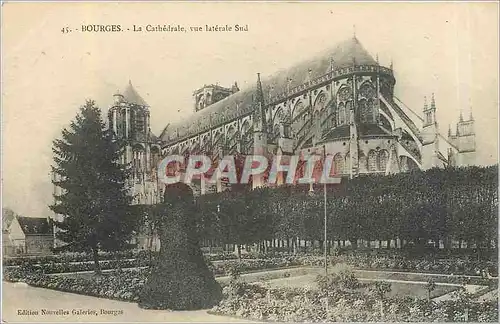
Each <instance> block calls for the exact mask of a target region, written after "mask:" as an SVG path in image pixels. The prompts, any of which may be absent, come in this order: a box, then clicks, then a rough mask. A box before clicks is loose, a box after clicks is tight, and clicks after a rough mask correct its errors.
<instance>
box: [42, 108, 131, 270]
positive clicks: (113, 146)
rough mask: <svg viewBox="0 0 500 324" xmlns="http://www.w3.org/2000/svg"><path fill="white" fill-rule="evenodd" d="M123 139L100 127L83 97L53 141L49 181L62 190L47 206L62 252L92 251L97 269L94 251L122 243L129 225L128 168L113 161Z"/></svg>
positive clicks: (95, 111)
mask: <svg viewBox="0 0 500 324" xmlns="http://www.w3.org/2000/svg"><path fill="white" fill-rule="evenodd" d="M123 147H124V146H123V143H122V142H120V141H119V140H118V139H116V138H115V137H114V135H113V133H112V132H111V131H110V130H108V129H106V128H105V125H104V123H103V120H102V118H101V110H100V109H99V108H98V107H97V106H96V104H95V102H94V101H92V100H88V101H87V102H86V103H85V105H84V106H83V107H81V108H80V112H79V114H78V115H77V116H76V118H75V120H74V121H72V122H71V124H70V127H69V129H63V131H62V139H57V140H55V141H54V142H53V152H54V162H55V166H53V167H52V170H53V172H54V173H55V174H56V175H57V176H58V177H56V180H54V181H53V184H54V185H56V186H58V187H60V188H62V194H60V195H56V196H55V199H56V202H55V204H54V205H51V206H50V208H51V209H52V210H53V211H54V212H55V213H57V214H60V215H62V216H63V220H62V221H60V222H59V221H56V222H55V225H56V226H57V227H58V228H59V229H60V231H58V232H57V234H56V235H57V237H58V238H59V239H60V240H62V241H63V242H66V243H68V244H67V245H65V246H64V247H63V249H66V250H69V249H71V250H74V251H75V250H76V251H86V252H92V253H93V258H94V263H95V270H96V272H99V271H100V268H99V259H98V251H99V250H100V249H103V250H106V251H112V250H118V249H121V248H123V247H125V246H126V245H127V242H128V241H129V239H130V237H131V234H132V232H133V229H134V228H135V225H136V224H135V223H134V222H133V221H132V217H131V216H132V213H131V210H130V208H129V205H130V202H131V197H130V196H129V195H128V192H127V191H128V190H127V187H126V183H127V177H128V171H127V170H126V169H124V168H123V167H122V166H121V165H120V164H119V158H120V156H121V154H122V152H123Z"/></svg>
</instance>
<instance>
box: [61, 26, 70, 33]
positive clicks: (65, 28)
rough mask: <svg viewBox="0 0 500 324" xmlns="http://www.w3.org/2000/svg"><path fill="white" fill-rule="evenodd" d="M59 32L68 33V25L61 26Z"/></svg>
mask: <svg viewBox="0 0 500 324" xmlns="http://www.w3.org/2000/svg"><path fill="white" fill-rule="evenodd" d="M61 32H62V33H63V34H64V33H69V32H70V30H69V27H63V28H62V29H61Z"/></svg>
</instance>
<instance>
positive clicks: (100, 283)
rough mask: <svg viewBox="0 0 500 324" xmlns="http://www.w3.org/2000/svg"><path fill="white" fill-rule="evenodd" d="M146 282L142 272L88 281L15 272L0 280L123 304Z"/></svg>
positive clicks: (112, 275) (96, 277)
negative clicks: (113, 300) (115, 300)
mask: <svg viewBox="0 0 500 324" xmlns="http://www.w3.org/2000/svg"><path fill="white" fill-rule="evenodd" d="M146 278H147V271H146V270H134V271H121V270H116V271H113V272H111V273H106V274H102V275H100V276H93V277H92V278H88V277H69V276H49V275H47V274H43V273H26V272H24V273H23V272H21V270H19V269H13V270H12V271H8V272H6V273H4V280H7V281H11V282H25V283H27V284H28V285H31V286H34V287H41V288H48V289H54V290H59V291H65V292H71V293H77V294H82V295H88V296H94V297H102V298H108V299H117V300H123V301H137V300H138V299H139V297H138V292H139V291H140V289H141V288H142V286H143V285H144V283H145V281H146Z"/></svg>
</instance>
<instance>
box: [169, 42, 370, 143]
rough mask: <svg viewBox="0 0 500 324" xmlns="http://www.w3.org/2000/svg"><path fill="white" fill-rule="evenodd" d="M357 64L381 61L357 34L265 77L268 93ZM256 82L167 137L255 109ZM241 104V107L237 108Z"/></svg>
mask: <svg viewBox="0 0 500 324" xmlns="http://www.w3.org/2000/svg"><path fill="white" fill-rule="evenodd" d="M353 65H377V61H376V60H374V59H373V57H372V56H371V55H370V54H369V53H368V51H367V50H366V49H365V48H364V47H363V46H362V45H361V43H360V42H359V40H358V39H357V38H356V37H352V38H350V39H348V40H345V41H343V42H341V43H339V44H337V45H336V46H335V47H333V48H332V49H330V50H327V51H324V52H323V53H320V54H319V55H317V56H315V57H313V58H312V59H309V60H306V61H304V62H302V63H299V64H297V65H295V66H292V67H291V68H289V69H284V70H281V71H278V72H277V73H275V74H274V75H272V76H271V77H269V78H267V79H264V80H263V81H262V85H263V90H264V93H266V94H268V93H271V94H273V95H274V94H279V93H282V92H285V91H286V89H287V88H288V87H290V88H293V87H296V86H299V85H301V84H304V83H306V82H307V81H309V80H311V79H316V78H319V77H321V76H323V75H325V74H327V73H328V72H330V71H331V70H332V69H341V68H346V67H351V66H353ZM255 91H256V85H255V86H252V87H249V88H246V89H243V90H241V91H239V92H236V93H235V94H233V95H231V96H229V97H227V98H225V99H223V100H221V101H219V102H217V103H215V104H213V105H210V106H208V107H206V108H205V109H202V110H200V111H198V112H196V113H193V114H191V115H189V116H187V117H186V118H184V119H183V120H181V121H180V122H178V123H175V124H172V125H170V126H169V127H168V129H167V131H165V132H164V133H163V134H162V135H163V136H162V138H161V139H162V140H163V141H167V142H168V141H172V140H175V138H177V131H178V132H179V137H181V138H182V137H184V136H187V135H190V134H194V133H196V132H197V131H200V130H202V129H206V128H209V127H210V124H218V123H222V122H224V121H225V120H230V119H233V118H236V117H239V116H242V115H245V114H248V113H250V112H251V111H252V110H253V105H252V103H253V95H254V94H255ZM236 107H238V108H236Z"/></svg>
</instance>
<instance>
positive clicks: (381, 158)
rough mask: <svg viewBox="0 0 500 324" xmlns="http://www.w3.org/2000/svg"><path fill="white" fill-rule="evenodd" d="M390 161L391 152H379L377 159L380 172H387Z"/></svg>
mask: <svg viewBox="0 0 500 324" xmlns="http://www.w3.org/2000/svg"><path fill="white" fill-rule="evenodd" d="M388 160H389V152H387V150H381V151H380V152H378V159H377V169H378V171H385V169H386V167H387V162H388Z"/></svg>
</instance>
